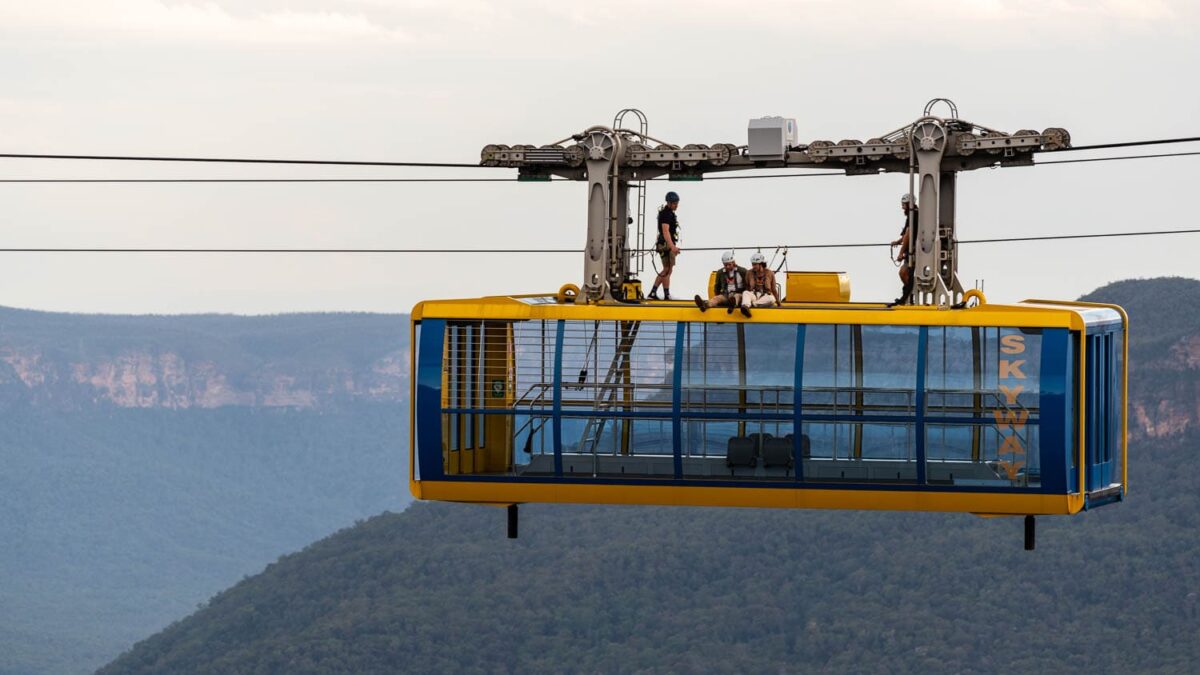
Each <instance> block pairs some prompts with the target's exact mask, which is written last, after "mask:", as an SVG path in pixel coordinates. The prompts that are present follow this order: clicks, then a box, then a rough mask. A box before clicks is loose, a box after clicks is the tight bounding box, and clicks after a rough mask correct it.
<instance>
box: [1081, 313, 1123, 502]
mask: <svg viewBox="0 0 1200 675" xmlns="http://www.w3.org/2000/svg"><path fill="white" fill-rule="evenodd" d="M1113 337H1114V334H1113V333H1097V334H1093V335H1089V336H1088V337H1087V343H1088V344H1087V490H1088V492H1093V491H1096V490H1102V489H1104V488H1106V487H1108V486H1109V485H1111V484H1112V482H1113V455H1114V453H1115V452H1116V451H1117V449H1116V448H1114V445H1115V441H1116V437H1117V433H1119V430H1114V426H1115V425H1118V424H1119V423H1120V420H1119V418H1118V416H1117V415H1116V414H1115V412H1116V410H1115V405H1116V401H1117V399H1118V397H1119V395H1120V392H1117V391H1114V389H1115V388H1116V387H1115V383H1116V382H1117V377H1116V375H1117V373H1116V366H1117V363H1116V354H1115V353H1114V349H1113V347H1114V343H1115V342H1116V341H1115V340H1114V339H1113Z"/></svg>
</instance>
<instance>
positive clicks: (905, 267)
mask: <svg viewBox="0 0 1200 675" xmlns="http://www.w3.org/2000/svg"><path fill="white" fill-rule="evenodd" d="M900 210H901V211H903V212H904V227H903V229H901V230H900V237H899V238H898V239H896V241H893V242H892V246H899V247H900V252H899V253H897V254H896V258H895V259H896V262H897V263H899V264H900V283H901V284H903V286H902V289H901V291H900V297H898V298H896V302H895V303H894V304H897V305H903V304H904V303H906V302H908V298H909V296H910V295H912V287H913V276H912V268H911V267H910V266H909V264H908V249H909V241H910V240H911V238H912V226H913V225H915V224H916V222H917V215H918V212H917V202H916V200H915V199H913V196H912V193H911V192H906V193H904V194H903V195H900Z"/></svg>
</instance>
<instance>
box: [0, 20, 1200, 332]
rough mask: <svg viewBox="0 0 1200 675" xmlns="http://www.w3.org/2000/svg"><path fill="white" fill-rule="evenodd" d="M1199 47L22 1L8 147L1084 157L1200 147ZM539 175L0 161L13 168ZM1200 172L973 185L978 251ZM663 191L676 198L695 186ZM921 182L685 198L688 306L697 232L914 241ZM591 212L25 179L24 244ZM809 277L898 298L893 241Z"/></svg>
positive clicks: (468, 224) (273, 283)
mask: <svg viewBox="0 0 1200 675" xmlns="http://www.w3.org/2000/svg"><path fill="white" fill-rule="evenodd" d="M1198 30H1200V9H1198V8H1197V3H1195V2H1190V1H1184V0H1179V1H1166V0H1163V1H1156V0H1120V1H1109V2H1103V1H1100V2H1096V1H1084V0H1079V1H1074V0H1031V1H1028V2H1018V1H1008V0H991V1H985V0H976V1H970V2H945V1H944V0H937V1H933V0H930V1H920V2H895V1H893V0H888V1H880V2H865V1H864V2H838V1H835V0H828V1H822V0H812V1H809V2H783V1H769V0H767V1H759V2H754V3H745V2H741V3H733V2H717V1H711V0H689V1H680V2H633V1H626V0H606V2H603V3H573V2H565V1H550V0H546V1H532V0H528V1H506V2H499V1H493V2H484V1H478V0H476V1H464V2H453V1H452V0H396V1H391V0H349V1H346V2H325V1H318V0H292V1H288V0H239V1H237V2H182V1H167V2H163V1H155V0H112V1H110V2H82V1H76V2H68V1H65V0H38V1H37V2H31V1H28V0H20V1H17V0H0V83H2V84H3V86H0V152H9V153H48V154H141V155H195V156H226V157H286V158H310V159H311V158H316V159H337V160H385V161H386V160H391V161H444V162H472V163H473V162H477V161H478V158H479V150H480V148H481V147H482V146H484V145H486V144H488V143H506V144H510V145H511V144H515V143H532V144H543V143H548V142H552V141H555V140H558V139H560V138H563V137H565V136H568V135H570V134H571V133H573V132H577V131H580V130H582V129H583V128H585V127H587V126H590V125H593V124H608V123H610V122H611V120H612V116H613V113H614V112H615V111H616V110H618V109H620V108H623V107H637V108H640V109H642V110H644V111H645V112H646V113H647V115H648V116H649V118H650V132H651V134H652V135H654V136H656V137H659V138H663V139H665V140H668V141H670V142H673V143H678V144H680V145H682V144H685V143H707V144H712V143H717V142H732V143H737V144H742V143H745V139H746V123H747V121H748V120H749V119H750V118H752V117H759V116H762V115H783V116H787V117H795V118H796V119H797V121H798V125H799V130H800V134H799V135H800V139H801V140H802V141H805V142H807V141H810V140H815V139H830V140H839V139H843V138H855V139H860V140H865V139H867V138H870V137H873V136H878V135H880V134H882V133H885V132H888V131H890V130H892V129H895V128H897V127H899V126H902V125H904V124H907V123H909V122H911V121H912V120H914V119H915V118H916V117H918V116H919V115H920V114H921V111H922V107H923V106H924V104H925V102H926V101H927V100H928V99H930V98H933V97H936V96H945V97H949V98H952V99H954V100H955V101H956V102H957V103H958V106H959V111H960V113H961V116H962V117H963V118H965V119H968V120H971V121H974V122H977V123H980V124H983V125H985V126H989V127H993V128H999V129H1005V130H1008V131H1016V130H1017V129H1024V128H1030V129H1039V130H1040V129H1043V128H1046V127H1049V126H1061V127H1066V128H1067V129H1069V130H1070V132H1071V134H1072V137H1073V140H1074V142H1075V143H1076V144H1080V145H1082V144H1091V143H1102V142H1109V141H1120V140H1135V139H1149V138H1165V137H1178V136H1200V90H1198V89H1197V87H1196V86H1195V84H1194V81H1195V79H1196V77H1197V72H1198V71H1200V40H1197V37H1196V36H1197V34H1198ZM1197 146H1200V144H1197V145H1194V146H1168V147H1167V148H1165V150H1167V151H1171V150H1177V151H1182V150H1200V147H1197ZM1159 150H1160V151H1161V150H1163V149H1159ZM1118 152H1119V151H1103V152H1102V153H1092V156H1095V155H1097V154H1108V155H1111V154H1118ZM1138 152H1145V149H1134V150H1132V151H1130V153H1129V154H1136V153H1138ZM1082 156H1087V155H1085V154H1084V153H1073V154H1072V155H1070V157H1072V158H1077V157H1082ZM513 175H515V174H514V172H512V170H498V169H487V170H484V169H468V170H449V169H442V170H433V169H417V168H408V169H399V168H373V169H372V168H339V167H277V166H260V167H246V166H220V165H163V164H132V163H121V164H118V163H108V162H68V161H46V160H14V159H0V178H10V179H11V178H52V177H56V178H108V177H130V178H165V177H192V178H202V177H267V178H281V177H431V176H471V177H483V176H496V177H504V176H513ZM1197 185H1200V157H1181V158H1172V159H1157V160H1138V161H1128V162H1098V163H1088V164H1068V165H1063V166H1044V167H1040V168H1013V169H1006V170H983V171H976V172H972V173H966V174H963V175H962V176H961V177H960V181H959V214H958V218H959V236H960V237H961V238H963V239H975V238H986V237H997V236H1006V235H1011V236H1025V235H1041V234H1058V233H1087V232H1119V231H1124V230H1133V229H1169V228H1185V227H1198V226H1200V223H1198V222H1197V221H1198V219H1197V218H1196V216H1195V215H1194V212H1195V210H1196V205H1195V200H1196V195H1197V188H1196V186H1197ZM651 186H652V188H651V192H652V194H651V195H650V197H651V210H652V209H653V208H654V207H656V206H657V205H658V204H659V203H660V202H661V199H662V194H660V193H662V192H665V190H666V189H667V188H668V187H672V186H668V185H667V184H665V183H652V184H651ZM905 186H906V178H905V177H904V176H902V175H896V174H891V175H883V176H869V177H851V178H847V177H833V178H810V179H772V180H755V181H712V182H703V183H682V184H675V185H674V187H675V188H676V189H677V190H678V191H679V192H680V193H681V194H682V196H683V199H682V203H681V206H680V210H679V217H680V222H681V223H682V226H683V232H684V235H683V242H682V243H683V249H684V253H683V255H682V256H681V258H680V260H679V267H678V271H677V273H676V277H675V281H674V284H673V286H674V288H673V291H674V293H675V295H677V296H682V297H690V296H691V294H692V293H694V292H696V291H699V290H700V289H701V288H702V287H703V284H704V282H705V280H706V278H707V273H708V270H710V269H712V268H714V267H716V266H718V264H719V262H718V257H719V254H716V253H700V252H695V253H689V252H688V251H687V249H688V246H689V245H691V246H722V245H731V244H732V245H759V244H764V245H775V244H801V243H828V242H874V241H887V240H890V239H892V238H893V237H894V236H895V235H896V233H897V230H898V228H899V225H900V215H899V212H898V209H897V206H896V203H897V197H898V196H899V194H900V193H901V192H902V191H904V189H905ZM584 200H585V190H584V187H583V185H582V184H578V183H555V184H515V183H511V184H510V183H474V184H472V183H461V184H419V183H418V184H207V185H205V184H194V185H180V184H115V185H114V184H99V185H78V184H74V185H72V184H50V185H45V184H42V185H37V184H14V183H8V184H0V233H2V236H0V242H3V243H2V244H0V246H2V247H42V246H72V247H86V246H96V247H123V246H124V247H174V246H178V247H365V248H380V247H383V248H386V247H410V246H423V247H440V246H451V247H454V246H460V247H469V248H474V247H488V246H502V247H546V248H564V247H565V248H581V247H582V245H583V242H584V238H585V231H584V230H585V201H584ZM651 217H652V214H651ZM1198 252H1200V235H1177V236H1172V237H1157V238H1138V239H1133V238H1126V239H1110V240H1086V241H1075V242H1048V243H1036V244H1031V243H1010V244H1001V245H976V246H963V247H962V249H961V253H962V256H961V262H960V276H961V277H962V278H963V279H964V281H966V282H967V283H968V284H970V283H971V282H972V281H974V280H975V279H984V280H985V281H986V290H987V292H988V297H989V299H990V300H992V301H993V302H994V301H997V300H1000V301H1011V300H1020V299H1023V298H1026V297H1050V298H1053V297H1058V298H1073V297H1076V296H1078V295H1079V294H1081V293H1085V292H1087V291H1089V290H1092V289H1093V288H1095V287H1097V286H1100V285H1102V284H1104V283H1106V282H1109V281H1113V280H1117V279H1123V278H1129V277H1147V276H1158V275H1185V276H1197V272H1196V271H1195V270H1196V268H1197V263H1196V260H1197V257H1198V256H1197V253H1198ZM749 253H750V251H748V250H747V251H744V252H743V253H742V255H741V257H742V258H744V259H747V258H748V257H749ZM790 261H791V267H792V268H793V269H824V270H829V269H836V270H844V271H847V272H849V273H850V274H851V278H852V285H853V292H854V298H855V299H860V300H868V299H890V298H893V297H895V295H896V294H897V290H898V282H896V280H895V270H894V268H893V266H892V264H891V262H890V261H889V260H888V258H887V252H886V250H885V249H859V250H853V249H852V250H821V251H802V250H797V251H793V252H792V254H791V256H790ZM581 274H582V257H581V256H580V255H512V256H507V257H501V256H440V257H435V256H420V257H416V256H412V257H404V256H395V255H393V256H382V255H377V256H361V255H360V256H351V255H341V256H329V255H326V256H317V255H309V256H262V255H258V256H254V255H242V256H216V255H85V254H72V255H63V254H59V255H50V254H24V253H21V254H18V253H0V305H6V306H16V307H28V308H35V309H46V310H68V311H86V312H139V313H141V312H155V313H175V312H199V311H218V312H238V313H266V312H283V311H294V310H343V311H345V310H369V311H408V310H409V309H410V308H411V307H412V305H413V303H415V302H416V301H417V300H419V299H422V298H429V297H469V296H477V295H483V294H495V293H503V292H535V291H552V290H554V289H556V288H558V287H559V286H560V285H561V284H563V283H566V282H574V283H578V282H579V281H580V276H581Z"/></svg>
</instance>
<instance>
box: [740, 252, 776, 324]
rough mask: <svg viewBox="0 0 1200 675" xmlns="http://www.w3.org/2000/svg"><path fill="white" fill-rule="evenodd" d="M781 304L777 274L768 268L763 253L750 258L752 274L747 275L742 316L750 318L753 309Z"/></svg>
mask: <svg viewBox="0 0 1200 675" xmlns="http://www.w3.org/2000/svg"><path fill="white" fill-rule="evenodd" d="M778 304H779V291H778V290H776V287H775V273H774V272H772V271H771V269H770V268H769V267H767V259H766V257H765V256H763V254H762V253H755V254H754V255H752V256H750V272H749V273H748V274H747V275H746V292H745V293H742V316H745V317H747V318H748V317H749V316H750V308H751V307H775V306H776V305H778Z"/></svg>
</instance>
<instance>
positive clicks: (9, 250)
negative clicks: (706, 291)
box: [0, 228, 1200, 255]
mask: <svg viewBox="0 0 1200 675" xmlns="http://www.w3.org/2000/svg"><path fill="white" fill-rule="evenodd" d="M1172 234H1200V228H1196V229H1187V230H1152V231H1142V232H1108V233H1093V234H1054V235H1041V236H1032V237H997V238H994V239H962V240H959V242H958V243H959V244H1002V243H1011V242H1025V241H1054V240H1069V239H1112V238H1119V237H1150V236H1161V235H1172ZM886 246H891V244H890V243H842V244H786V245H776V244H766V245H761V246H697V247H692V248H687V249H683V250H685V251H728V250H737V249H743V250H752V249H763V248H775V247H778V248H781V249H782V248H787V249H797V248H801V249H825V248H875V247H886ZM582 252H583V249H576V248H468V249H464V248H134V247H129V248H99V247H92V248H82V247H81V248H66V247H20V248H18V247H9V248H0V253H296V254H301V253H349V254H438V255H445V254H453V253H460V254H502V255H507V254H541V253H548V254H568V253H569V254H579V253H582ZM638 252H642V251H638Z"/></svg>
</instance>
